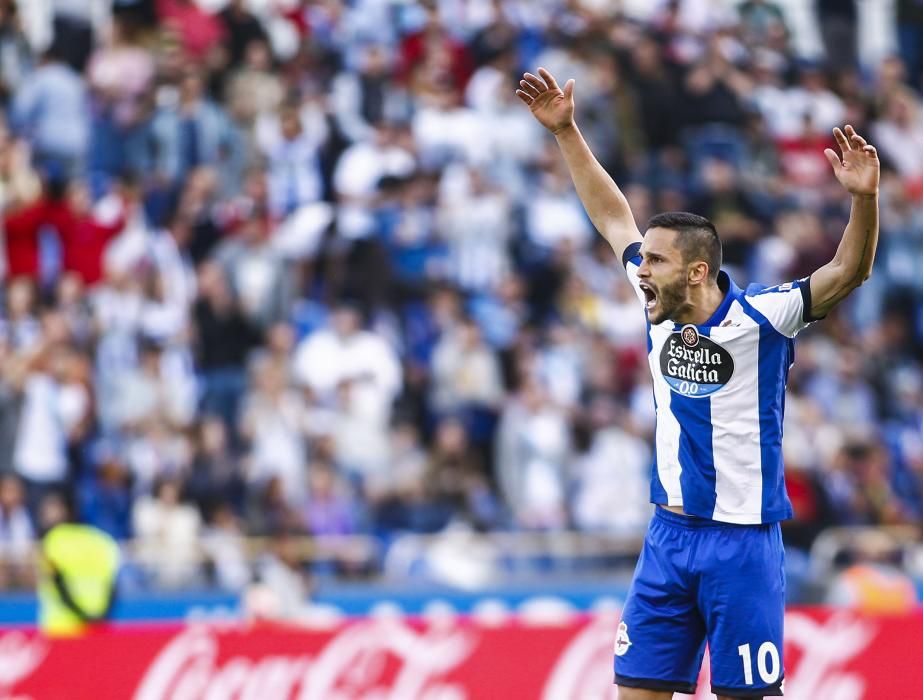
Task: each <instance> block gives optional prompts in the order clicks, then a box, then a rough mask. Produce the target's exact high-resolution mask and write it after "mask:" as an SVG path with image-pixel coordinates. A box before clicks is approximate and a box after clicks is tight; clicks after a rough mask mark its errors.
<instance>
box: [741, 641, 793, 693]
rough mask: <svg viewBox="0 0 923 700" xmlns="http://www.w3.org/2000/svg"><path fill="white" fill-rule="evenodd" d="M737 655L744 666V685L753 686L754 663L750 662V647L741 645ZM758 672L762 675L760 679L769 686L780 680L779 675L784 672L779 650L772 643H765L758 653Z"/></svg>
mask: <svg viewBox="0 0 923 700" xmlns="http://www.w3.org/2000/svg"><path fill="white" fill-rule="evenodd" d="M737 653H738V654H740V658H741V660H742V661H743V664H744V683H746V684H747V685H753V663H752V661H751V660H750V645H749V644H741V645H740V646H739V647H737ZM756 670H757V671H758V672H759V674H760V679H761V680H762V681H763V683H766V684H767V685H769V684H771V683H775V682H776V681H777V680H779V673H780V672H781V671H782V664H781V663H779V650H778V649H776V645H775V644H773V643H772V642H763V643H762V644H761V645H760V648H759V651H757V652H756Z"/></svg>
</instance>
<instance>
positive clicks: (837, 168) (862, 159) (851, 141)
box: [824, 124, 881, 195]
mask: <svg viewBox="0 0 923 700" xmlns="http://www.w3.org/2000/svg"><path fill="white" fill-rule="evenodd" d="M833 135H834V137H835V138H836V142H837V144H838V145H839V147H840V151H842V153H843V159H842V160H840V157H839V156H838V155H837V154H836V151H834V150H833V149H832V148H827V149H825V150H824V155H825V156H827V160H829V161H830V165H831V166H833V174H834V175H836V179H837V180H839V181H840V184H841V185H843V187H845V188H846V189H847V190H848V191H849V193H850V194H854V195H874V194H878V177H879V173H880V169H881V165H880V163H879V162H878V153H877V151H876V150H875V147H874V146H870V145H869V144H868V143H867V142H866V140H865V139H864V138H862V137H861V136H859V134H857V133H856V130H855V129H853V128H852V126H851V125H849V124H847V125H846V133H845V134H844V133H843V132H842V131H841V130H840V129H839V127H837V128H835V129H834V130H833Z"/></svg>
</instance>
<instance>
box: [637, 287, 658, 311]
mask: <svg viewBox="0 0 923 700" xmlns="http://www.w3.org/2000/svg"><path fill="white" fill-rule="evenodd" d="M638 286H639V287H640V288H641V291H642V292H643V293H644V308H645V309H647V310H648V311H649V310H651V309H653V308H654V307H655V306H657V292H655V291H654V289H653V288H652V287H651V286H650V285H648V284H645V283H644V282H641V283H639V284H638Z"/></svg>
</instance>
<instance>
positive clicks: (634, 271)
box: [625, 262, 647, 306]
mask: <svg viewBox="0 0 923 700" xmlns="http://www.w3.org/2000/svg"><path fill="white" fill-rule="evenodd" d="M625 272H627V273H628V281H629V282H630V283H631V286H632V287H634V290H635V294H637V295H638V301H640V302H641V306H645V305H646V304H647V299H646V298H645V296H644V292H642V291H641V287H639V286H638V266H637V265H635V264H634V263H633V262H629V263H627V264H626V265H625Z"/></svg>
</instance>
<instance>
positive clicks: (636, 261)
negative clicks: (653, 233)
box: [622, 241, 641, 268]
mask: <svg viewBox="0 0 923 700" xmlns="http://www.w3.org/2000/svg"><path fill="white" fill-rule="evenodd" d="M640 264H641V241H633V242H631V243H629V244H628V246H627V247H626V248H625V250H623V251H622V265H623V266H624V267H626V268H627V267H628V266H629V265H634V266H635V267H637V266H639V265H640Z"/></svg>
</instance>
